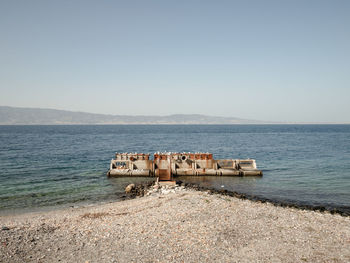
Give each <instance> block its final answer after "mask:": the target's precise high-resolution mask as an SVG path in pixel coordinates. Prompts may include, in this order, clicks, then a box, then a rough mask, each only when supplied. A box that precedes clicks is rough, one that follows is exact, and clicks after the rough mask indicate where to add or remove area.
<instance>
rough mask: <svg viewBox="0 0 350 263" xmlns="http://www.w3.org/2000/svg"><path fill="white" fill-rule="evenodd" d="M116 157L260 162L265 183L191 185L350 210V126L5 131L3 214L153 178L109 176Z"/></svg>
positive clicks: (92, 198)
mask: <svg viewBox="0 0 350 263" xmlns="http://www.w3.org/2000/svg"><path fill="white" fill-rule="evenodd" d="M116 151H120V152H146V153H154V152H157V151H172V152H184V151H185V152H212V153H213V154H214V158H217V159H219V158H237V159H238V158H253V159H256V161H257V165H258V168H260V169H262V170H263V172H264V176H263V177H262V178H254V177H200V178H198V177H197V178H193V177H189V178H184V177H182V178H181V180H183V181H185V180H187V181H189V182H197V183H198V182H200V183H201V184H202V185H205V186H210V187H215V188H218V189H227V190H233V191H237V192H240V193H246V194H250V195H255V196H258V197H264V198H269V199H274V200H277V201H288V202H294V203H298V204H308V205H323V206H328V207H343V208H345V209H349V208H350V125H171V126H170V125H169V126H168V125H150V126H148V125H147V126H145V125H125V126H123V125H107V126H83V125H77V126H0V212H4V211H9V210H13V209H17V210H23V209H27V210H28V209H29V210H30V209H34V208H38V207H44V206H57V205H68V204H74V203H80V202H89V203H93V202H101V201H106V200H115V199H118V198H119V197H120V196H121V194H122V193H123V190H124V187H125V186H126V185H127V184H129V183H131V182H141V181H145V180H149V179H147V178H146V179H145V178H107V177H106V172H107V170H108V167H109V162H110V160H111V159H112V158H113V156H114V153H115V152H116Z"/></svg>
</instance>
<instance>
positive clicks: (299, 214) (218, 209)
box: [0, 188, 350, 262]
mask: <svg viewBox="0 0 350 263" xmlns="http://www.w3.org/2000/svg"><path fill="white" fill-rule="evenodd" d="M0 227H2V230H0V239H1V240H0V241H1V244H0V262H350V218H349V217H342V216H340V215H332V214H329V213H320V212H314V211H305V210H298V209H294V208H283V207H276V206H274V205H272V204H268V203H259V202H253V201H249V200H241V199H238V198H234V197H229V196H223V195H218V194H209V193H207V192H200V191H195V190H189V189H183V188H176V189H174V190H161V191H160V192H159V190H158V192H155V193H152V194H151V195H149V196H145V197H142V198H136V199H132V200H127V201H121V202H115V203H109V204H103V205H96V206H89V207H80V208H67V209H62V210H59V211H51V212H35V213H27V214H22V215H13V216H1V217H0Z"/></svg>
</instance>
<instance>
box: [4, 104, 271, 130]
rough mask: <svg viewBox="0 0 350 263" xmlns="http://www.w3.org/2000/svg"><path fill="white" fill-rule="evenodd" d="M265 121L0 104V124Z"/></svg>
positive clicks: (222, 122) (237, 122) (252, 122)
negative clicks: (67, 109)
mask: <svg viewBox="0 0 350 263" xmlns="http://www.w3.org/2000/svg"><path fill="white" fill-rule="evenodd" d="M263 123H268V122H262V121H256V120H246V119H240V118H234V117H216V116H207V115H200V114H175V115H167V116H141V115H138V116H133V115H107V114H95V113H86V112H73V111H65V110H54V109H40V108H17V107H8V106H0V125H16V124H22V125H60V124H263Z"/></svg>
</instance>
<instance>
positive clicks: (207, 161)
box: [107, 152, 263, 181]
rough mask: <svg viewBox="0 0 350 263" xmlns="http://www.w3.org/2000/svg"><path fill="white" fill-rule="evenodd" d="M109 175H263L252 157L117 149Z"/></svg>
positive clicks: (160, 178) (163, 179)
mask: <svg viewBox="0 0 350 263" xmlns="http://www.w3.org/2000/svg"><path fill="white" fill-rule="evenodd" d="M107 175H108V176H116V177H119V176H156V177H158V178H159V180H160V181H170V180H172V179H173V177H174V176H184V175H189V176H200V175H212V176H262V175H263V173H262V171H261V170H258V169H257V168H256V162H255V160H253V159H244V160H240V159H220V160H215V159H213V154H211V153H170V152H163V153H155V154H154V155H153V159H150V154H144V153H116V154H115V159H112V160H111V163H110V169H109V171H108V173H107Z"/></svg>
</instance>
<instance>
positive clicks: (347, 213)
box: [0, 180, 350, 217]
mask: <svg viewBox="0 0 350 263" xmlns="http://www.w3.org/2000/svg"><path fill="white" fill-rule="evenodd" d="M176 183H177V184H178V185H182V186H184V187H185V188H186V189H192V190H196V191H201V192H209V193H211V194H219V195H223V196H231V197H235V198H238V199H242V200H250V201H252V202H257V203H270V204H272V205H274V206H279V207H286V208H296V209H300V210H309V211H318V212H321V213H330V214H339V215H341V216H344V217H350V206H349V207H342V206H326V205H311V204H310V205H309V204H300V203H299V204H298V203H297V202H295V201H294V202H293V201H281V200H274V199H269V198H265V197H259V196H255V195H250V194H245V193H239V192H236V191H229V190H226V189H220V190H218V189H215V188H210V187H203V186H200V185H199V184H194V183H185V182H182V181H179V180H177V181H176ZM152 185H153V184H152V183H139V184H136V188H135V189H134V190H133V191H132V192H131V193H129V194H121V195H119V196H118V197H117V199H113V198H108V199H105V200H100V201H95V202H90V201H88V200H86V201H82V202H77V203H66V204H61V205H52V206H41V207H33V208H29V209H28V210H27V208H25V211H23V209H21V208H15V209H5V210H3V211H0V217H1V216H15V215H22V214H28V213H36V212H38V213H40V212H50V211H57V210H62V209H68V208H80V207H91V206H95V205H104V204H108V203H114V202H122V201H125V200H130V199H134V198H136V197H142V196H144V195H145V193H146V192H147V190H148V189H149V188H150V187H151V186H152Z"/></svg>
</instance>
